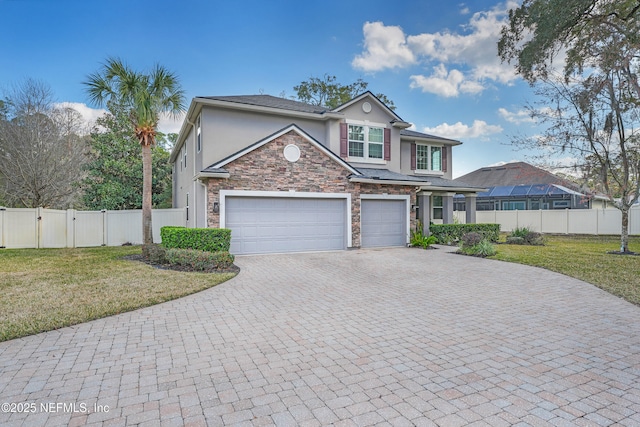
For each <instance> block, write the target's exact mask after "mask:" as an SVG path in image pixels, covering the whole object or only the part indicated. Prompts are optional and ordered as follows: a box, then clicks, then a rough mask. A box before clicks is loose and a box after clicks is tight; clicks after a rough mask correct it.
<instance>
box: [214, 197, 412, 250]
mask: <svg viewBox="0 0 640 427" xmlns="http://www.w3.org/2000/svg"><path fill="white" fill-rule="evenodd" d="M348 201H349V199H347V198H315V197H254V196H244V195H233V196H227V197H226V198H225V203H224V216H225V220H224V224H225V225H224V226H225V227H226V228H230V229H231V253H234V254H259V253H278V252H308V251H327V250H340V249H346V248H347V242H348V236H349V233H350V231H351V230H349V229H348V226H349V224H350V221H348V219H347V215H349V214H350V210H349V209H348V208H347V203H348ZM407 203H408V200H406V199H388V198H383V199H375V198H366V199H362V200H361V205H360V208H361V209H360V213H361V246H362V247H363V248H366V247H382V246H404V245H405V244H406V242H407V211H408V209H407Z"/></svg>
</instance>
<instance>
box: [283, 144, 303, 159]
mask: <svg viewBox="0 0 640 427" xmlns="http://www.w3.org/2000/svg"><path fill="white" fill-rule="evenodd" d="M284 158H285V159H287V160H288V161H290V162H291V163H293V162H297V161H298V160H299V159H300V148H298V146H297V145H295V144H289V145H287V146H286V147H284Z"/></svg>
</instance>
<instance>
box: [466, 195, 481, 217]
mask: <svg viewBox="0 0 640 427" xmlns="http://www.w3.org/2000/svg"><path fill="white" fill-rule="evenodd" d="M477 197H478V194H477V193H470V194H465V195H464V210H465V212H466V213H465V218H466V222H467V224H475V223H476V199H477Z"/></svg>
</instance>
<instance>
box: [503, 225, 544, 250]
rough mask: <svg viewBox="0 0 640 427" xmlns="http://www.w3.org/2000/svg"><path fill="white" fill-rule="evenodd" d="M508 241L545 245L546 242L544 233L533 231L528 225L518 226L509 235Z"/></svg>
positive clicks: (518, 243)
mask: <svg viewBox="0 0 640 427" xmlns="http://www.w3.org/2000/svg"><path fill="white" fill-rule="evenodd" d="M507 243H509V244H512V245H533V246H543V245H544V243H545V242H544V236H543V235H542V234H540V233H537V232H535V231H531V230H529V229H528V228H527V227H518V228H515V229H514V230H513V231H512V232H511V234H509V235H508V236H507Z"/></svg>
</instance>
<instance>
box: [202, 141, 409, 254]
mask: <svg viewBox="0 0 640 427" xmlns="http://www.w3.org/2000/svg"><path fill="white" fill-rule="evenodd" d="M289 144H295V145H297V146H298V148H300V159H299V160H298V161H297V162H293V163H292V162H289V161H287V160H286V159H285V158H284V154H283V150H284V147H286V146H287V145H289ZM225 169H226V170H227V171H229V174H230V175H231V177H230V178H228V179H209V180H208V183H207V192H208V194H207V197H208V199H207V200H208V204H209V206H208V207H207V220H208V226H209V227H219V226H220V215H219V214H218V213H215V212H213V203H214V202H220V190H252V191H289V190H295V191H296V192H313V193H351V225H352V245H353V246H354V247H359V246H360V194H383V193H386V194H394V195H396V194H400V195H406V194H410V196H411V197H410V203H411V204H412V205H414V204H415V203H416V192H415V189H414V187H413V186H395V185H381V184H363V183H351V182H349V180H348V178H347V177H348V176H349V175H350V174H351V172H349V171H348V170H347V169H345V168H344V167H343V166H342V165H340V164H339V163H337V162H336V161H335V160H334V159H332V158H330V157H329V156H327V155H326V154H324V153H323V152H321V151H320V150H318V149H317V148H316V147H315V146H313V145H312V144H311V143H309V142H308V141H307V140H306V139H305V138H303V137H302V136H300V135H299V134H297V133H296V132H294V131H291V132H288V133H286V134H285V135H282V136H280V137H278V138H276V139H274V140H273V141H270V142H268V143H266V144H265V145H263V146H262V147H260V148H257V149H255V150H253V151H252V152H250V153H248V154H246V155H244V156H242V157H240V158H238V159H236V160H234V161H233V162H231V163H229V164H227V165H226V166H225ZM258 171H259V172H258ZM410 226H411V229H412V230H413V229H414V228H415V211H413V210H412V211H411V218H410Z"/></svg>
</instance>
